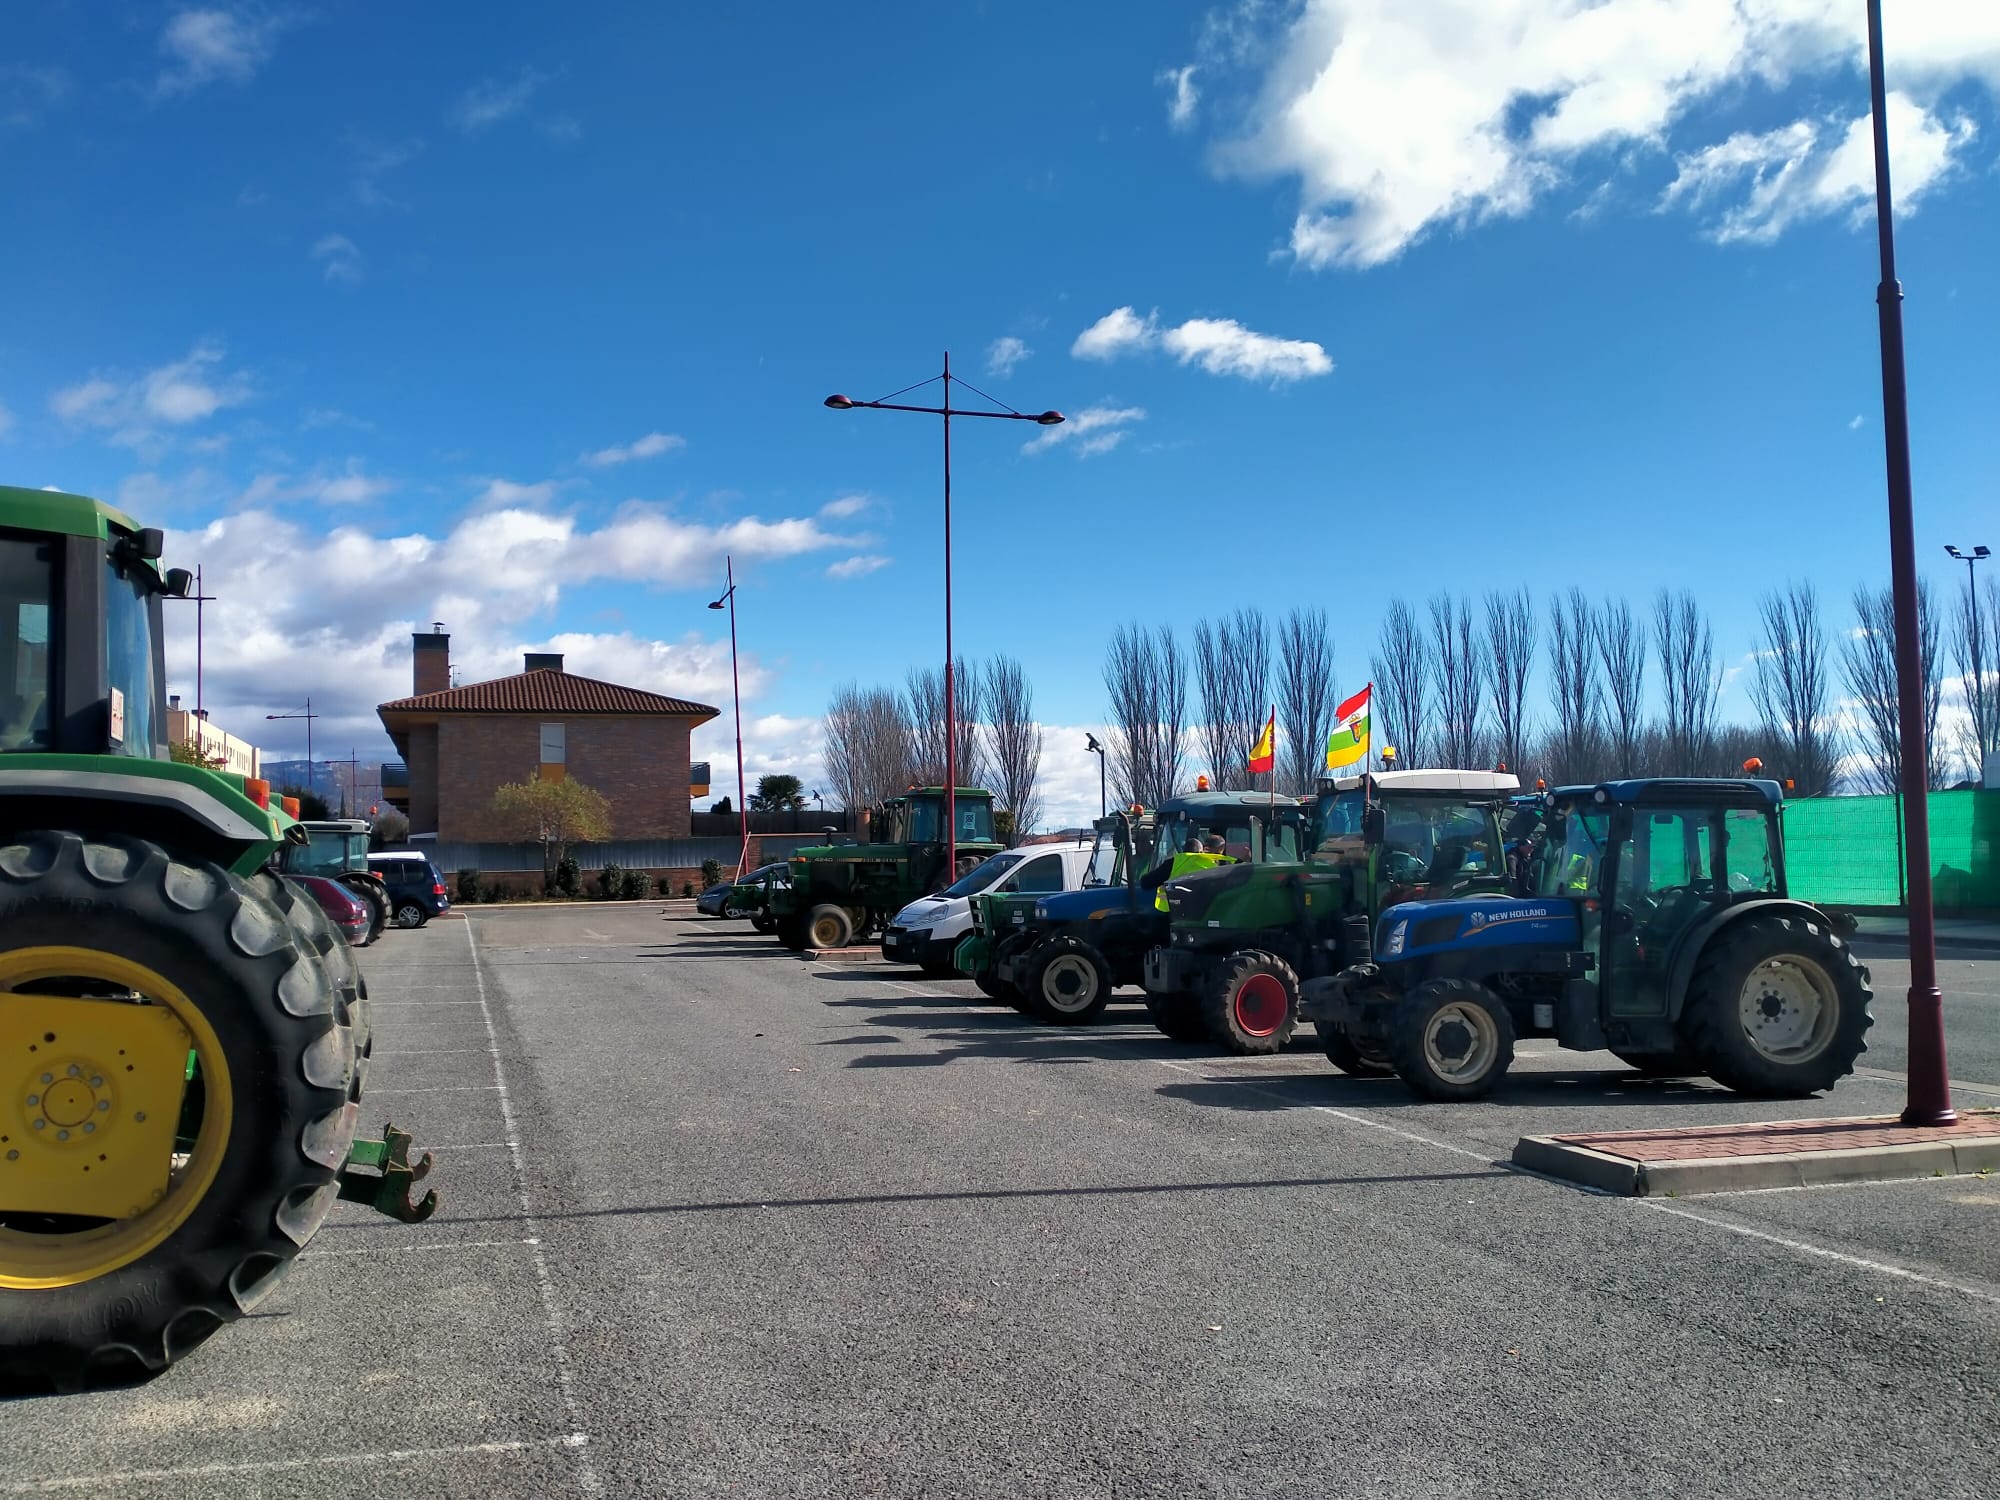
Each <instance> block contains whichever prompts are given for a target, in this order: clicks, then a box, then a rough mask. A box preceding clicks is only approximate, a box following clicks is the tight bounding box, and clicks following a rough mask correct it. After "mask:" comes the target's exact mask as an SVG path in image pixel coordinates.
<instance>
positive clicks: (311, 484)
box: [236, 458, 396, 509]
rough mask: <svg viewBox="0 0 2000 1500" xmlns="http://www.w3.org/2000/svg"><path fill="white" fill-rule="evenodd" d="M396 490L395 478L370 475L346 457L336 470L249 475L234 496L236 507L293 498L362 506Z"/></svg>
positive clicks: (320, 502)
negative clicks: (246, 483)
mask: <svg viewBox="0 0 2000 1500" xmlns="http://www.w3.org/2000/svg"><path fill="white" fill-rule="evenodd" d="M395 489H396V481H395V480H393V479H385V478H383V477H382V476H381V475H379V474H370V473H369V472H368V471H367V466H366V465H365V464H363V463H362V461H361V460H360V459H358V458H350V459H348V460H347V463H346V465H345V466H344V467H343V468H341V469H339V470H336V471H333V472H328V471H327V470H325V469H316V470H314V471H313V472H312V473H310V474H300V475H292V474H279V473H268V472H267V473H263V474H259V475H257V476H256V477H255V478H253V479H252V480H251V481H250V483H249V484H248V485H247V486H245V488H244V490H243V493H242V494H241V495H239V496H237V499H236V503H237V505H238V507H239V508H244V509H254V508H258V507H262V506H267V505H278V504H283V503H286V502H288V501H293V500H310V501H312V502H314V503H315V504H319V505H366V504H368V503H369V502H371V501H374V500H379V499H381V497H382V496H384V495H387V494H389V493H391V492H393V491H394V490H395Z"/></svg>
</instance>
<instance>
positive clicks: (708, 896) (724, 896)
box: [694, 880, 736, 917]
mask: <svg viewBox="0 0 2000 1500" xmlns="http://www.w3.org/2000/svg"><path fill="white" fill-rule="evenodd" d="M735 889H736V887H735V886H734V885H732V884H731V883H730V882H729V881H727V880H718V881H716V883H715V884H714V885H712V886H710V887H709V888H708V889H707V890H705V891H703V892H702V893H701V894H700V895H699V896H697V897H695V898H694V909H695V910H696V911H698V912H700V913H701V914H702V915H703V916H704V917H719V916H721V915H722V903H723V902H725V901H727V900H728V899H729V893H730V892H731V891H733V890H735Z"/></svg>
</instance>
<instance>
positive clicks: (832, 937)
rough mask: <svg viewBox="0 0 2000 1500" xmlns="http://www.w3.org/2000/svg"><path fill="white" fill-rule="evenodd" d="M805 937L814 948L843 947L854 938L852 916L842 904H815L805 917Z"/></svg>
mask: <svg viewBox="0 0 2000 1500" xmlns="http://www.w3.org/2000/svg"><path fill="white" fill-rule="evenodd" d="M806 937H807V941H808V943H809V945H810V946H812V947H814V948H845V947H846V946H847V945H848V944H849V943H850V942H852V941H853V940H854V918H853V917H851V916H849V915H848V912H847V908H846V907H844V906H830V905H829V906H815V907H814V908H813V909H812V913H811V915H809V916H808V917H807V918H806Z"/></svg>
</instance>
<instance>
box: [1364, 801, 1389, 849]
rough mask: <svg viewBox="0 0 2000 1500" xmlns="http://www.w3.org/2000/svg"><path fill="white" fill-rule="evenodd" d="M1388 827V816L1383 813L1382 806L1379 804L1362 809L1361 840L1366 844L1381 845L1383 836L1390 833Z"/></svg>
mask: <svg viewBox="0 0 2000 1500" xmlns="http://www.w3.org/2000/svg"><path fill="white" fill-rule="evenodd" d="M1388 827H1389V818H1388V814H1386V813H1384V812H1383V811H1382V805H1381V804H1380V803H1379V802H1378V803H1375V804H1373V805H1372V806H1369V807H1366V808H1363V809H1362V812H1361V838H1362V841H1363V842H1364V843H1369V844H1379V843H1381V842H1382V838H1383V835H1384V834H1385V833H1387V831H1388Z"/></svg>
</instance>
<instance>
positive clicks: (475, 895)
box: [458, 870, 485, 903]
mask: <svg viewBox="0 0 2000 1500" xmlns="http://www.w3.org/2000/svg"><path fill="white" fill-rule="evenodd" d="M458 899H459V900H461V901H464V902H468V903H470V902H473V901H480V900H483V899H485V898H484V896H483V894H482V893H481V891H480V888H479V872H478V871H477V870H460V871H459V872H458Z"/></svg>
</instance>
